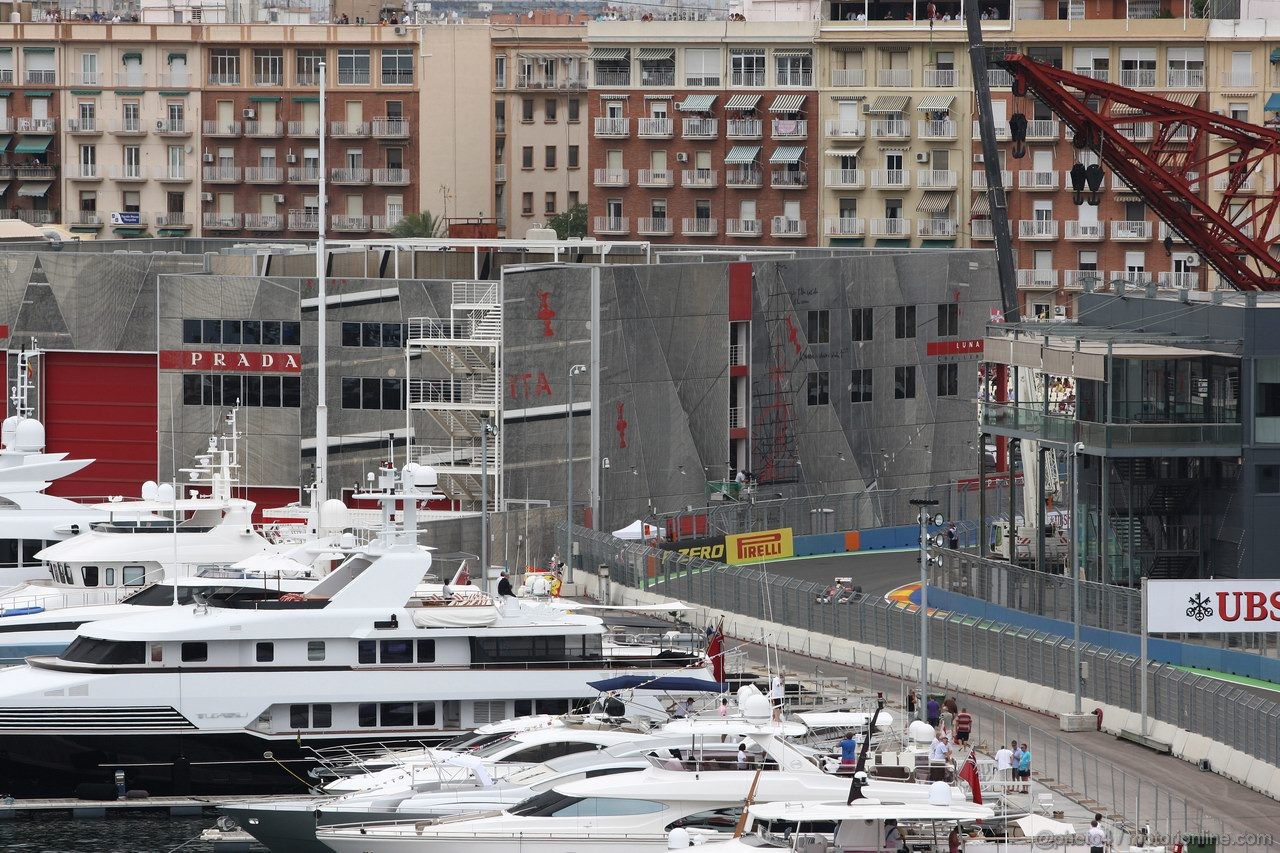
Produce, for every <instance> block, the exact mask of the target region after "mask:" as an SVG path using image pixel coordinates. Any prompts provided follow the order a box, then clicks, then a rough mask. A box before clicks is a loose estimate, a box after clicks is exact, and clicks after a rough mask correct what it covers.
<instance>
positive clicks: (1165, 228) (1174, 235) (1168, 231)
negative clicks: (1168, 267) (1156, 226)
mask: <svg viewBox="0 0 1280 853" xmlns="http://www.w3.org/2000/svg"><path fill="white" fill-rule="evenodd" d="M1165 240H1172V241H1173V242H1175V243H1185V242H1187V238H1186V237H1183V236H1182V234H1181V233H1180V232H1179V231H1178V230H1177V229H1175V228H1170V227H1169V225H1168V223H1165V222H1161V223H1160V242H1161V243H1163V242H1164V241H1165Z"/></svg>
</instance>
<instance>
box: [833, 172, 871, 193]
mask: <svg viewBox="0 0 1280 853" xmlns="http://www.w3.org/2000/svg"><path fill="white" fill-rule="evenodd" d="M866 184H867V173H866V172H864V171H863V170H862V169H827V186H828V187H834V188H839V189H853V190H857V189H862V188H863V187H864V186H866Z"/></svg>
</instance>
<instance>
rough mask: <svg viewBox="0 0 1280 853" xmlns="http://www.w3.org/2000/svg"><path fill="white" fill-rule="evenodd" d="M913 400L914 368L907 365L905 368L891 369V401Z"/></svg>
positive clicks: (911, 365) (914, 390)
mask: <svg viewBox="0 0 1280 853" xmlns="http://www.w3.org/2000/svg"><path fill="white" fill-rule="evenodd" d="M915 398H916V366H915V365H914V364H909V365H907V366H906V367H895V368H894V369H893V399H895V400H914V399H915Z"/></svg>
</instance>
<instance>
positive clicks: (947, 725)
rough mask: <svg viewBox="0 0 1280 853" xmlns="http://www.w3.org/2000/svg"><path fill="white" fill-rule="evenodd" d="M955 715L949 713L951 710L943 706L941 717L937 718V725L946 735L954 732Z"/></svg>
mask: <svg viewBox="0 0 1280 853" xmlns="http://www.w3.org/2000/svg"><path fill="white" fill-rule="evenodd" d="M955 722H956V715H955V714H953V713H951V709H950V708H948V707H946V706H945V705H944V706H943V710H942V715H941V716H940V717H939V718H938V723H939V725H941V726H942V730H943V731H944V732H946V733H948V734H950V733H952V732H954V731H955Z"/></svg>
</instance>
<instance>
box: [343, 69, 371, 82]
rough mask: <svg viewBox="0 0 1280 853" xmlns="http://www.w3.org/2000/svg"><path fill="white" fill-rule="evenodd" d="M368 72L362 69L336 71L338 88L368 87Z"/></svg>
mask: <svg viewBox="0 0 1280 853" xmlns="http://www.w3.org/2000/svg"><path fill="white" fill-rule="evenodd" d="M369 80H370V77H369V71H368V69H364V68H352V69H342V68H339V69H338V85H339V86H368V85H369Z"/></svg>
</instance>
